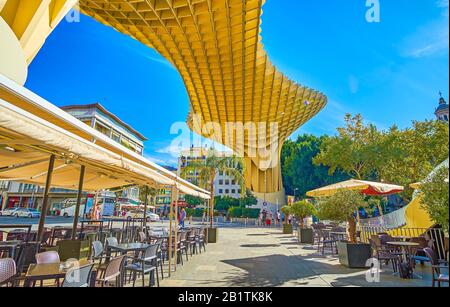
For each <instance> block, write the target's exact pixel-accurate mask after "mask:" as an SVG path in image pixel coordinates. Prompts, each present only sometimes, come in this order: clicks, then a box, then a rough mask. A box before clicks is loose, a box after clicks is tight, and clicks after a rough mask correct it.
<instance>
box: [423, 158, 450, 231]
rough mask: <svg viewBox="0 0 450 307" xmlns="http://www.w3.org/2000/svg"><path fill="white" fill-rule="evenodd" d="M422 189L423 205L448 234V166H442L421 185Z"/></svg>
mask: <svg viewBox="0 0 450 307" xmlns="http://www.w3.org/2000/svg"><path fill="white" fill-rule="evenodd" d="M420 189H421V191H422V204H423V205H422V206H423V207H424V209H425V210H427V211H428V213H429V214H430V217H431V218H432V220H433V221H435V222H436V223H437V224H439V225H441V226H442V228H443V229H444V230H445V232H446V233H447V234H448V230H449V189H448V166H447V167H441V168H439V169H438V171H437V172H436V173H435V174H434V175H433V176H432V177H431V178H430V179H429V180H426V181H425V182H424V183H423V184H422V185H421V187H420Z"/></svg>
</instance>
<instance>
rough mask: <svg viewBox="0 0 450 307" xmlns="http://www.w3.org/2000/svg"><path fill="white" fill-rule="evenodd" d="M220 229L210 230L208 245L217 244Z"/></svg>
mask: <svg viewBox="0 0 450 307" xmlns="http://www.w3.org/2000/svg"><path fill="white" fill-rule="evenodd" d="M218 235H219V229H217V228H208V243H217V239H218Z"/></svg>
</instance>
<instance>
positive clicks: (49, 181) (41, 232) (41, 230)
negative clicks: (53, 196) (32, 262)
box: [37, 155, 56, 243]
mask: <svg viewBox="0 0 450 307" xmlns="http://www.w3.org/2000/svg"><path fill="white" fill-rule="evenodd" d="M55 158H56V157H55V155H51V156H50V160H49V163H48V171H47V179H46V180H45V189H44V198H43V200H42V210H41V217H40V219H39V227H38V234H37V241H38V242H39V243H40V242H41V241H42V239H43V237H44V226H45V218H46V217H47V210H48V194H49V192H50V187H51V185H52V175H53V169H54V167H55Z"/></svg>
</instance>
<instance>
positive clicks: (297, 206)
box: [290, 200, 317, 244]
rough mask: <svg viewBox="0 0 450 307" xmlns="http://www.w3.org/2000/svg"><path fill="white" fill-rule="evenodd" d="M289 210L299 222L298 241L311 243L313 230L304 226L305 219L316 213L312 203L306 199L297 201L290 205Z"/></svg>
mask: <svg viewBox="0 0 450 307" xmlns="http://www.w3.org/2000/svg"><path fill="white" fill-rule="evenodd" d="M290 212H291V214H292V215H293V216H295V218H296V219H297V220H298V221H299V223H300V224H299V227H298V241H299V242H300V243H305V244H313V243H314V241H313V230H312V229H311V228H307V227H305V219H306V218H307V217H310V216H313V215H316V214H317V210H316V208H315V207H314V205H313V204H311V203H310V202H308V201H306V200H303V201H299V202H296V203H294V204H293V205H292V206H291V208H290Z"/></svg>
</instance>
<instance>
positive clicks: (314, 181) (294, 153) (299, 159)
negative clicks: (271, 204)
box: [281, 134, 350, 197]
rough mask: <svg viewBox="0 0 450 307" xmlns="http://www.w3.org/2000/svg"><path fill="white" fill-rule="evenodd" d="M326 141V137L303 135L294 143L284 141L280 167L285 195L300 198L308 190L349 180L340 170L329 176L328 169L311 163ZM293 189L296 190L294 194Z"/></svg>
mask: <svg viewBox="0 0 450 307" xmlns="http://www.w3.org/2000/svg"><path fill="white" fill-rule="evenodd" d="M327 139H328V137H326V136H322V137H316V136H313V135H309V134H305V135H300V136H299V137H298V138H297V140H295V141H292V140H287V141H286V143H285V145H284V146H283V150H282V153H281V167H282V174H283V184H284V187H285V189H286V192H287V194H289V195H294V194H295V195H296V196H300V197H302V196H305V195H306V192H308V191H310V190H313V189H316V188H318V187H321V186H326V185H329V184H333V183H337V182H340V181H343V180H347V179H349V178H350V176H349V175H347V174H344V173H343V172H341V171H340V170H336V171H335V172H334V173H333V174H332V175H329V167H327V166H323V165H315V164H314V163H313V158H314V157H315V156H316V155H317V154H319V152H320V147H321V145H322V143H323V142H325V141H326V140H327ZM294 189H298V190H297V192H296V193H294Z"/></svg>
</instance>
